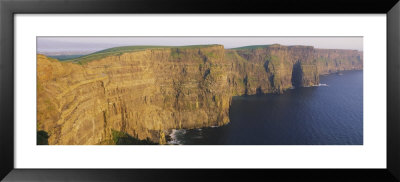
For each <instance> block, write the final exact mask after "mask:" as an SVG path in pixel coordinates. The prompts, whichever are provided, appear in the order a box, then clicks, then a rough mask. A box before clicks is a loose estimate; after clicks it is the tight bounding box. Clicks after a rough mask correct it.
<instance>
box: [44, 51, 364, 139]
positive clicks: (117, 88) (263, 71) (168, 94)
mask: <svg viewBox="0 0 400 182" xmlns="http://www.w3.org/2000/svg"><path fill="white" fill-rule="evenodd" d="M349 69H362V55H361V54H360V53H359V52H357V51H355V52H354V51H347V50H322V49H314V48H313V47H309V46H289V47H287V46H281V45H271V46H268V47H265V48H262V49H238V50H225V49H224V47H223V46H221V45H213V46H205V47H187V48H185V47H181V48H158V49H146V50H141V51H135V52H127V53H123V54H120V55H112V56H108V57H104V58H101V59H98V60H94V61H90V62H88V63H87V64H83V65H79V64H76V63H71V62H59V61H58V60H54V59H51V58H48V57H46V56H43V55H38V56H37V105H38V107H37V109H38V111H37V125H38V126H37V127H38V130H44V131H46V132H48V134H49V139H48V143H49V144H110V143H112V140H113V133H114V131H118V132H122V133H126V134H128V135H130V136H133V137H135V138H138V139H141V140H143V139H149V140H151V141H154V142H157V143H160V144H164V143H165V142H166V140H165V135H166V134H167V133H168V130H170V129H174V128H199V127H205V126H220V125H224V124H226V123H228V122H229V107H230V103H231V98H232V96H235V95H244V94H248V95H252V94H262V93H274V92H282V91H284V90H285V89H288V88H291V87H293V86H310V85H316V84H318V83H319V75H320V74H326V73H331V72H335V71H340V70H349Z"/></svg>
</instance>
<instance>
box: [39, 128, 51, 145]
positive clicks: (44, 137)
mask: <svg viewBox="0 0 400 182" xmlns="http://www.w3.org/2000/svg"><path fill="white" fill-rule="evenodd" d="M48 139H49V135H48V134H47V132H45V131H43V130H41V131H38V132H37V134H36V142H37V145H48V144H49V142H48Z"/></svg>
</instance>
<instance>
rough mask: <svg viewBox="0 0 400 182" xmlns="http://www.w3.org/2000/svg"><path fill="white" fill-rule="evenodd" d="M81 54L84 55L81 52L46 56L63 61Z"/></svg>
mask: <svg viewBox="0 0 400 182" xmlns="http://www.w3.org/2000/svg"><path fill="white" fill-rule="evenodd" d="M82 56H84V55H82V54H79V55H59V56H47V57H50V58H54V59H58V60H59V61H65V60H69V59H75V58H78V57H82Z"/></svg>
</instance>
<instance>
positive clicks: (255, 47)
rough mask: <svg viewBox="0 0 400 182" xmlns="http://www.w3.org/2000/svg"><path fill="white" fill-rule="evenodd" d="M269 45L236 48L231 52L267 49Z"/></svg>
mask: <svg viewBox="0 0 400 182" xmlns="http://www.w3.org/2000/svg"><path fill="white" fill-rule="evenodd" d="M270 46H271V45H251V46H244V47H236V48H232V49H233V50H240V49H263V48H268V47H270Z"/></svg>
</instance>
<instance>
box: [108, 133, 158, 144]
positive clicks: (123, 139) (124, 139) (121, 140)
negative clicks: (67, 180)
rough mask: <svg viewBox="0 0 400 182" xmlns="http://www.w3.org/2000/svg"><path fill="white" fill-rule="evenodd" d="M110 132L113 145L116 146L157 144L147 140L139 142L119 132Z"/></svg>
mask: <svg viewBox="0 0 400 182" xmlns="http://www.w3.org/2000/svg"><path fill="white" fill-rule="evenodd" d="M111 132H112V140H113V143H114V144H116V145H157V143H155V142H152V141H151V140H150V139H148V138H147V139H146V140H140V139H137V138H134V137H132V136H130V135H128V134H127V133H124V132H121V131H116V130H112V131H111Z"/></svg>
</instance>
